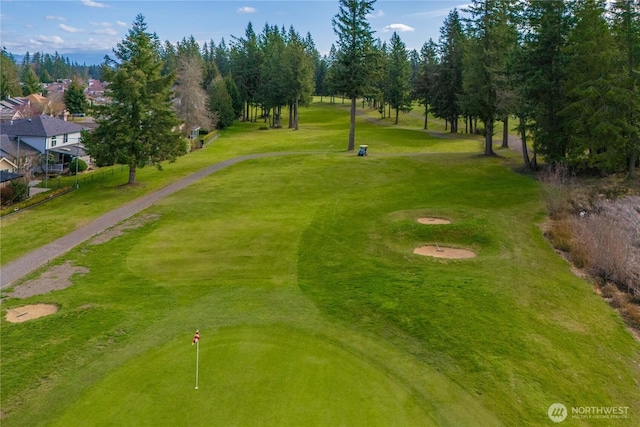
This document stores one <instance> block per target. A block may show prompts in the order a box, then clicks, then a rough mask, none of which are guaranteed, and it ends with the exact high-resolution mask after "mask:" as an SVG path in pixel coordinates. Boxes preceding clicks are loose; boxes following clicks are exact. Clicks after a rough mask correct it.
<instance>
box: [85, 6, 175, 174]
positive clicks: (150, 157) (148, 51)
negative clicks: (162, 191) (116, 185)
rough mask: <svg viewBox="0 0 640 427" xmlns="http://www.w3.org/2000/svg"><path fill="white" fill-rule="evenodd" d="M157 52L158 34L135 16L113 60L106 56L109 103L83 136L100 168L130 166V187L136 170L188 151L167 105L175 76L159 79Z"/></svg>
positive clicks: (159, 62) (98, 112)
mask: <svg viewBox="0 0 640 427" xmlns="http://www.w3.org/2000/svg"><path fill="white" fill-rule="evenodd" d="M159 50H160V43H159V41H158V39H157V36H155V35H153V34H150V33H149V32H147V24H146V23H145V22H144V17H143V16H142V15H138V16H137V17H136V19H135V21H134V23H133V26H132V28H131V29H130V30H129V32H128V34H127V36H126V38H125V39H124V40H123V41H122V42H120V43H118V44H117V46H116V48H115V49H114V50H113V53H114V55H115V58H116V59H111V58H109V57H107V58H106V61H105V64H104V66H103V68H102V72H103V76H102V78H103V79H104V80H105V81H108V82H109V86H108V87H107V94H106V95H107V96H108V97H110V98H111V100H112V102H111V103H110V104H108V105H100V106H97V107H96V123H97V124H98V127H97V129H95V130H94V131H93V132H92V133H90V134H87V135H85V137H83V140H84V142H85V143H86V146H87V149H88V150H89V153H90V154H91V156H92V157H93V158H95V159H96V162H97V163H98V164H112V163H124V164H127V165H129V181H128V182H129V184H134V183H135V178H136V168H138V167H144V166H147V165H156V166H158V167H160V162H162V161H164V160H169V161H174V160H175V159H176V158H177V157H178V156H180V155H182V154H185V152H186V144H185V142H184V140H183V139H182V138H181V137H180V135H179V133H178V132H177V131H176V130H175V129H176V127H177V125H178V124H179V120H178V119H177V117H176V116H175V114H174V112H173V109H172V106H171V86H172V85H173V82H174V75H173V74H169V75H167V76H162V75H161V72H162V69H163V66H164V64H163V62H162V61H161V60H160V55H159Z"/></svg>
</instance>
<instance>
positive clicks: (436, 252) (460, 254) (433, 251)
mask: <svg viewBox="0 0 640 427" xmlns="http://www.w3.org/2000/svg"><path fill="white" fill-rule="evenodd" d="M413 253H414V254H416V255H424V256H431V257H435V258H450V259H462V258H474V257H475V256H476V254H475V252H473V251H470V250H468V249H458V248H447V247H443V246H440V247H438V246H421V247H419V248H415V249H414V250H413Z"/></svg>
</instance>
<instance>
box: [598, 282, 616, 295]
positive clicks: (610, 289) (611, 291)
mask: <svg viewBox="0 0 640 427" xmlns="http://www.w3.org/2000/svg"><path fill="white" fill-rule="evenodd" d="M600 293H601V294H602V296H603V297H604V298H613V296H614V295H615V294H617V293H618V288H617V286H616V285H614V284H613V283H607V284H606V285H604V286H603V287H602V288H600Z"/></svg>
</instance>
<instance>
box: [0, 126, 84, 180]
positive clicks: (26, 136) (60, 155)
mask: <svg viewBox="0 0 640 427" xmlns="http://www.w3.org/2000/svg"><path fill="white" fill-rule="evenodd" d="M83 130H84V128H83V127H82V126H80V125H77V124H75V123H71V122H67V121H64V120H60V119H56V118H54V117H49V116H46V115H40V116H36V117H33V118H32V119H22V120H14V121H11V122H5V123H2V124H1V127H0V134H4V135H6V136H7V138H8V139H9V140H10V141H15V142H17V143H18V142H22V143H26V144H28V145H29V146H31V147H32V148H34V149H36V150H37V151H38V152H39V153H40V154H52V155H53V156H54V159H55V161H56V163H57V164H58V165H57V166H56V168H55V170H56V171H58V169H60V170H59V171H62V165H63V164H64V163H67V162H68V161H70V160H71V158H72V157H75V156H76V155H84V151H83V150H82V146H81V144H80V138H81V132H82V131H83ZM18 146H19V147H20V146H21V145H20V144H18Z"/></svg>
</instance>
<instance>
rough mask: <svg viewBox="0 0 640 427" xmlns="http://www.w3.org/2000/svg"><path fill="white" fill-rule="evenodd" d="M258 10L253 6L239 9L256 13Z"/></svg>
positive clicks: (240, 11) (243, 11) (242, 11)
mask: <svg viewBox="0 0 640 427" xmlns="http://www.w3.org/2000/svg"><path fill="white" fill-rule="evenodd" d="M256 12H257V10H256V9H255V8H253V7H249V6H244V7H241V8H240V9H238V13H256Z"/></svg>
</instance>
